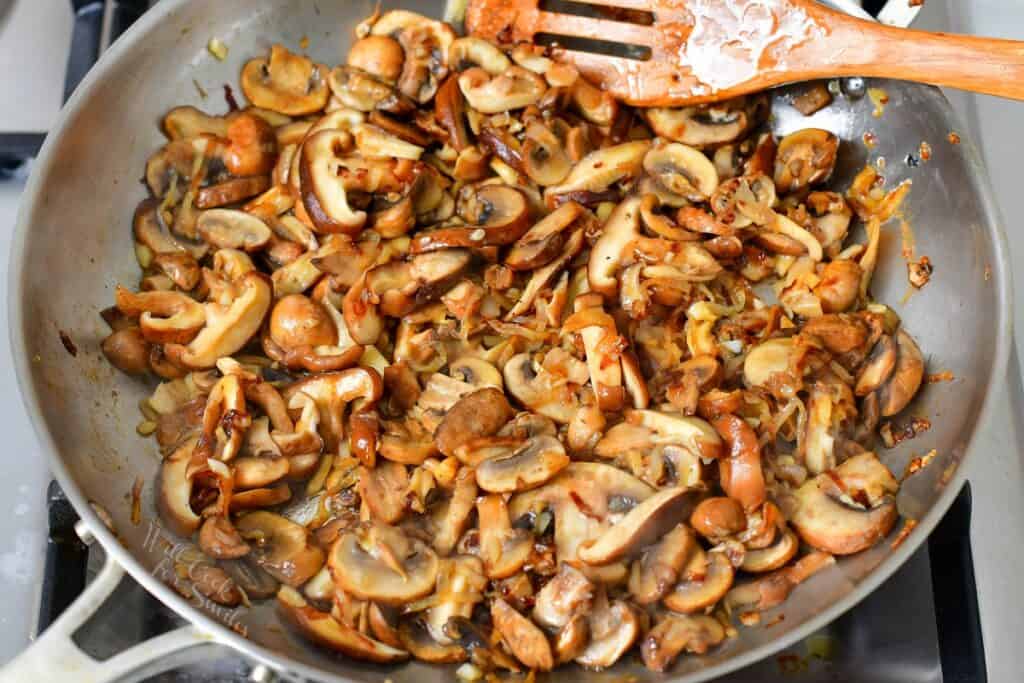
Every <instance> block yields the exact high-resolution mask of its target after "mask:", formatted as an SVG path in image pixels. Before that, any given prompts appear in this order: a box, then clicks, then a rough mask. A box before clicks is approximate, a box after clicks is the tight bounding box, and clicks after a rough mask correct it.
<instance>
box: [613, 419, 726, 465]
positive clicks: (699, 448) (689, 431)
mask: <svg viewBox="0 0 1024 683" xmlns="http://www.w3.org/2000/svg"><path fill="white" fill-rule="evenodd" d="M626 421H627V422H628V423H629V424H631V425H637V426H639V427H645V428H647V429H650V430H652V431H653V432H654V433H655V435H656V436H655V442H656V443H663V444H673V445H678V446H681V447H682V448H685V449H687V450H689V451H691V452H693V453H694V454H695V455H697V456H699V457H701V458H703V459H705V460H714V459H717V458H719V457H721V456H722V454H723V452H724V444H723V443H722V439H721V437H720V436H719V435H718V433H717V432H716V431H715V429H714V427H712V426H711V425H710V424H709V423H708V422H707V421H706V420H702V419H701V418H699V417H690V416H687V415H676V414H670V413H663V412H660V411H657V410H630V411H627V412H626Z"/></svg>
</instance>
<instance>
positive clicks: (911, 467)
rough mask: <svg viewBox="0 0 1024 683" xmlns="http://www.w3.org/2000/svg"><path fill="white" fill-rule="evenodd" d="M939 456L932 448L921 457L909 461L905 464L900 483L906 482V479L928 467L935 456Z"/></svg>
mask: <svg viewBox="0 0 1024 683" xmlns="http://www.w3.org/2000/svg"><path fill="white" fill-rule="evenodd" d="M938 454H939V452H938V451H936V450H935V449H934V448H933V449H931V450H930V451H928V452H927V453H925V454H924V455H921V456H916V457H913V458H911V459H910V462H908V463H907V469H905V470H904V471H903V476H902V477H901V478H900V482H901V483H902V482H904V481H906V480H907V479H908V478H910V477H912V476H914V475H915V474H917V473H918V472H920V471H921V470H923V469H924V468H925V467H928V465H930V464H931V463H932V460H934V459H935V456H937V455H938Z"/></svg>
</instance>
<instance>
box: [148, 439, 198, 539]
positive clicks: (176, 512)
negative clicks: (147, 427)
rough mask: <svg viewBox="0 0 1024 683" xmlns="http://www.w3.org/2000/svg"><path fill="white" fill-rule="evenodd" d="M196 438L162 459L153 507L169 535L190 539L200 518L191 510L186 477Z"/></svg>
mask: <svg viewBox="0 0 1024 683" xmlns="http://www.w3.org/2000/svg"><path fill="white" fill-rule="evenodd" d="M195 445H196V440H195V439H190V440H189V441H186V442H185V443H184V444H182V445H181V446H180V447H179V448H178V449H177V450H175V451H174V452H173V453H171V454H170V455H169V456H167V457H166V458H164V460H163V463H162V464H161V465H160V474H159V476H158V478H157V482H156V507H157V511H158V512H159V513H160V519H161V520H162V521H163V523H164V524H165V525H166V526H167V528H168V529H170V530H171V532H173V533H175V534H177V535H179V536H181V537H183V538H189V537H190V536H192V534H193V533H194V532H195V530H196V529H198V528H199V524H200V523H201V522H202V519H201V518H200V517H199V515H197V514H196V513H195V512H194V511H193V510H192V505H191V503H190V499H191V497H192V480H191V479H190V478H189V477H187V476H186V471H187V470H188V467H189V463H190V462H191V460H192V451H193V450H194V448H195Z"/></svg>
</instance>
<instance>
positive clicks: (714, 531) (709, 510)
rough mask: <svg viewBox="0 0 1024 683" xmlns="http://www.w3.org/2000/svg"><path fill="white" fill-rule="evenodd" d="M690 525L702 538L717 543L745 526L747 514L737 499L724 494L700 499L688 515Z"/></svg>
mask: <svg viewBox="0 0 1024 683" xmlns="http://www.w3.org/2000/svg"><path fill="white" fill-rule="evenodd" d="M690 526H692V527H693V528H694V530H695V531H696V532H697V533H699V534H700V535H701V536H703V537H704V538H706V539H708V540H709V541H711V542H712V543H717V542H719V541H721V540H722V539H724V538H725V537H727V536H732V535H733V534H737V533H739V532H741V531H743V530H744V529H746V528H747V516H746V514H744V512H743V506H742V505H740V503H739V501H737V500H735V499H733V498H726V497H725V496H716V497H714V498H707V499H705V500H702V501H701V502H700V503H698V504H697V507H696V508H694V510H693V514H691V515H690Z"/></svg>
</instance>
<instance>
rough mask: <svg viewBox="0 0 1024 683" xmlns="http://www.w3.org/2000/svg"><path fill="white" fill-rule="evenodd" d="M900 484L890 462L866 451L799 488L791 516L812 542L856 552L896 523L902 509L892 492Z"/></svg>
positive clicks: (840, 552) (834, 550)
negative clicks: (898, 509)
mask: <svg viewBox="0 0 1024 683" xmlns="http://www.w3.org/2000/svg"><path fill="white" fill-rule="evenodd" d="M848 479H849V481H847V480H848ZM838 482H842V487H840V485H839V483H838ZM898 489H899V484H898V483H897V482H896V479H895V478H894V477H893V476H892V474H891V473H890V472H889V470H888V469H887V468H886V467H885V465H883V464H882V463H881V462H879V461H878V458H877V457H876V456H875V455H874V454H873V453H862V454H861V455H857V456H854V457H853V458H850V459H849V460H847V461H846V462H844V463H843V464H842V465H840V466H839V467H837V468H836V469H834V470H832V471H831V472H826V473H824V474H820V475H818V476H817V477H815V478H814V479H811V480H809V481H807V482H806V483H804V484H803V486H801V487H800V488H799V489H797V491H796V503H797V507H796V511H795V512H794V513H793V515H792V519H791V520H790V521H791V523H792V525H793V528H794V529H795V530H796V532H797V533H798V534H799V535H800V538H801V539H803V540H804V542H806V543H808V544H809V545H812V546H814V547H815V548H817V549H819V550H822V551H824V552H827V553H831V554H833V555H852V554H854V553H858V552H860V551H862V550H865V549H866V548H870V547H871V546H873V545H874V544H875V543H877V542H878V541H880V540H881V539H883V538H885V536H886V535H887V534H888V533H889V531H890V530H891V529H892V527H893V525H894V524H895V523H896V518H897V516H898V515H899V513H898V512H897V508H896V501H895V499H894V498H893V495H894V494H895V493H896V492H897V491H898ZM872 494H874V495H872ZM864 503H867V504H868V505H869V506H866V505H864Z"/></svg>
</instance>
